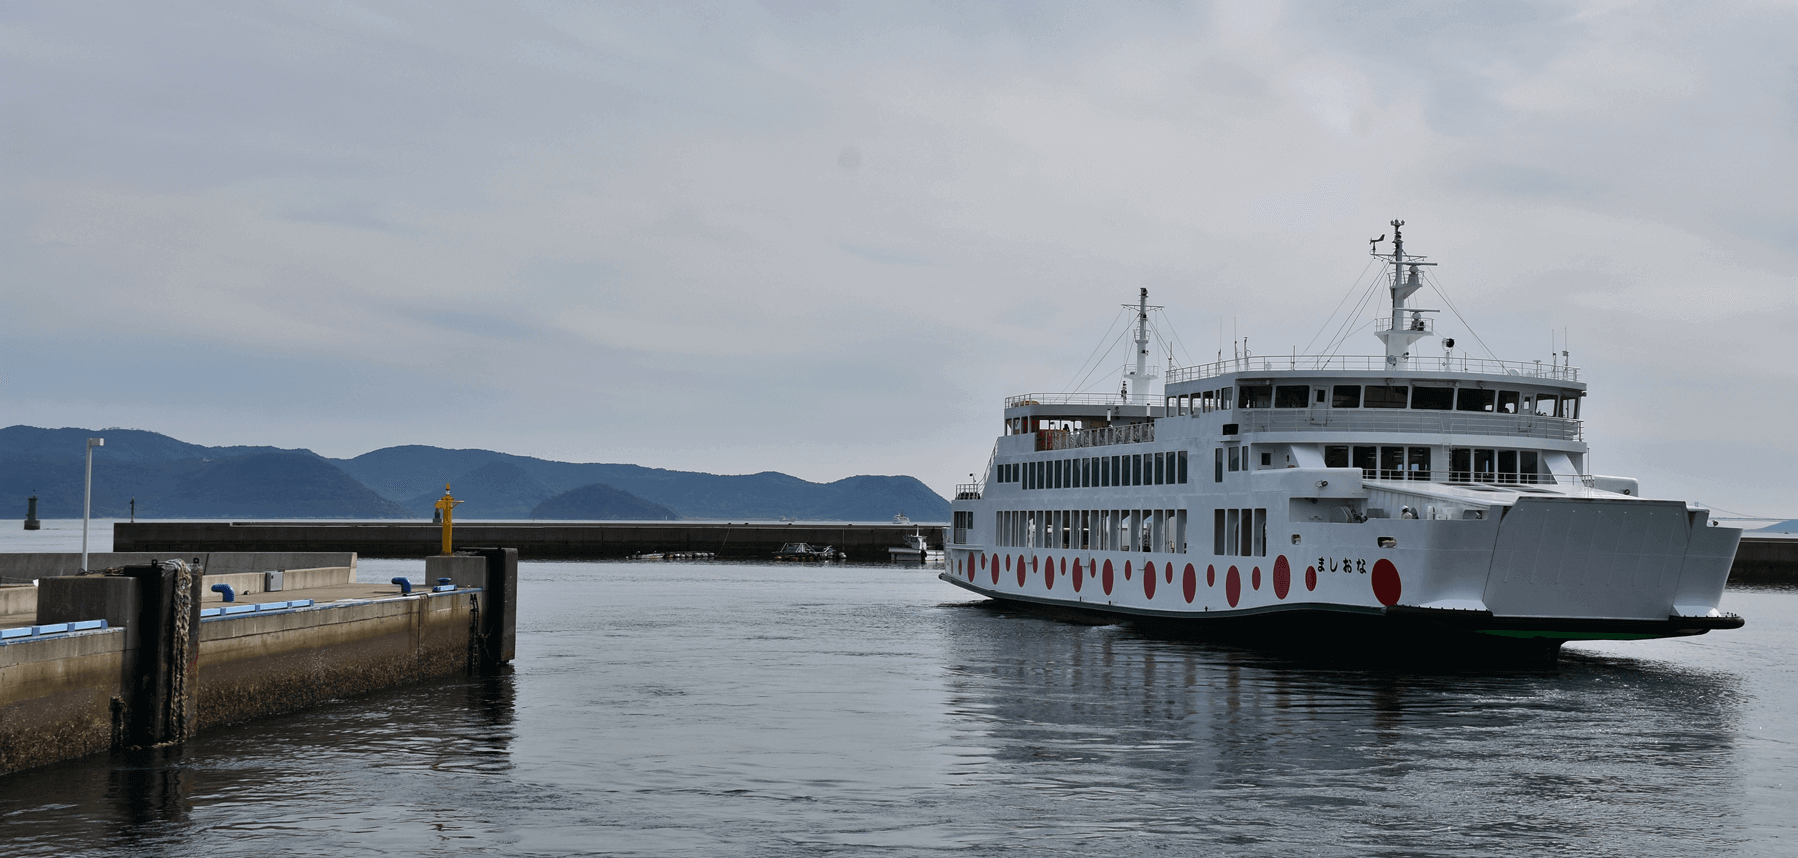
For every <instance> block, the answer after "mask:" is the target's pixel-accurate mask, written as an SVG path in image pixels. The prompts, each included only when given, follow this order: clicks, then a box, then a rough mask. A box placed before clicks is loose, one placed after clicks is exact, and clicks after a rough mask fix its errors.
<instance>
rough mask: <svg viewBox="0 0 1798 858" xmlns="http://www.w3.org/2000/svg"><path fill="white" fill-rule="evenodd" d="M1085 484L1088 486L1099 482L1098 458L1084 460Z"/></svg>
mask: <svg viewBox="0 0 1798 858" xmlns="http://www.w3.org/2000/svg"><path fill="white" fill-rule="evenodd" d="M1086 484H1087V485H1088V486H1097V485H1098V484H1099V460H1098V459H1087V460H1086Z"/></svg>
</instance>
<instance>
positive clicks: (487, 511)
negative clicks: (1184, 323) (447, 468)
mask: <svg viewBox="0 0 1798 858" xmlns="http://www.w3.org/2000/svg"><path fill="white" fill-rule="evenodd" d="M447 482H448V483H449V485H450V488H451V491H452V492H453V493H454V494H455V496H456V499H457V500H459V501H462V502H463V503H461V504H459V505H457V507H456V515H457V516H458V517H460V518H462V519H464V520H470V519H476V518H484V519H503V518H533V517H534V516H532V515H531V510H533V509H535V508H536V507H537V504H540V503H542V502H543V501H544V499H545V498H548V497H549V496H550V495H553V494H555V492H553V491H551V490H550V488H549V487H548V486H545V485H544V484H542V483H540V482H538V481H537V480H536V478H534V477H532V476H531V475H530V474H527V473H525V472H524V469H522V468H520V467H518V466H517V465H514V464H512V463H510V462H505V461H494V462H488V463H487V464H485V465H482V466H480V467H478V468H475V469H474V470H472V471H469V472H468V473H466V474H462V475H460V476H458V477H456V478H455V479H453V480H448V481H447ZM441 497H443V487H442V486H438V487H437V488H436V490H435V491H427V492H424V493H422V494H419V495H416V496H414V497H412V498H410V499H408V500H407V501H406V509H408V510H411V511H412V514H413V515H416V516H419V517H422V518H430V517H431V516H433V515H435V514H436V512H437V506H436V505H437V499H438V498H441Z"/></svg>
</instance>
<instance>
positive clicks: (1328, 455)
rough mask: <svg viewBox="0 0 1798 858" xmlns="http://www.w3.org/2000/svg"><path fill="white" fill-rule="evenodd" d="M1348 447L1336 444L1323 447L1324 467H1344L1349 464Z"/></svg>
mask: <svg viewBox="0 0 1798 858" xmlns="http://www.w3.org/2000/svg"><path fill="white" fill-rule="evenodd" d="M1348 462H1349V460H1348V448H1347V447H1337V446H1325V447H1324V467H1326V468H1346V467H1348V466H1349V463H1348Z"/></svg>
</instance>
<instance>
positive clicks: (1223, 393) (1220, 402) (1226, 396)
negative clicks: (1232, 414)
mask: <svg viewBox="0 0 1798 858" xmlns="http://www.w3.org/2000/svg"><path fill="white" fill-rule="evenodd" d="M1217 407H1218V408H1221V409H1223V410H1225V411H1228V410H1229V409H1230V388H1228V387H1220V388H1218V391H1217Z"/></svg>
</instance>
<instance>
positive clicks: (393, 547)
mask: <svg viewBox="0 0 1798 858" xmlns="http://www.w3.org/2000/svg"><path fill="white" fill-rule="evenodd" d="M913 533H918V534H921V535H923V536H924V538H925V539H926V540H927V542H928V543H929V546H930V547H931V548H933V549H940V548H942V547H943V544H942V540H943V524H942V523H940V522H939V523H913V524H892V523H849V522H735V523H733V522H718V521H666V522H479V521H477V522H463V521H457V522H456V539H457V541H458V542H469V543H473V544H480V545H509V546H514V547H516V548H517V549H518V554H519V556H520V557H523V558H525V559H527V560H599V559H606V558H620V557H635V556H638V555H643V554H690V553H708V554H713V555H715V556H717V557H719V558H723V559H740V560H767V559H770V558H772V557H773V556H774V552H776V551H778V550H780V547H781V546H782V545H785V544H786V543H789V542H805V543H810V544H812V545H830V546H833V547H835V548H836V549H837V551H838V552H840V553H842V554H843V555H844V556H845V557H846V558H847V559H849V560H853V561H856V562H862V563H884V562H886V561H887V560H888V559H889V554H888V552H887V549H888V548H891V547H894V546H898V545H902V544H904V540H905V537H907V536H910V535H912V534H913ZM440 539H441V530H440V529H439V527H438V526H437V525H432V524H426V523H423V522H203V521H153V522H145V521H140V522H133V523H126V522H120V523H118V524H115V525H113V530H112V544H113V548H114V549H115V550H118V551H176V550H180V549H183V548H185V549H186V550H190V551H354V552H356V553H357V554H359V555H361V556H363V557H425V556H428V555H431V554H435V553H436V552H437V550H438V545H439V541H440Z"/></svg>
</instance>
